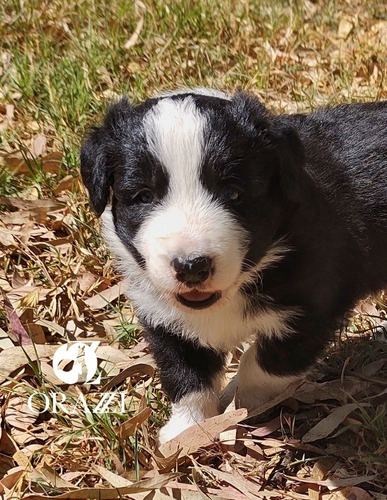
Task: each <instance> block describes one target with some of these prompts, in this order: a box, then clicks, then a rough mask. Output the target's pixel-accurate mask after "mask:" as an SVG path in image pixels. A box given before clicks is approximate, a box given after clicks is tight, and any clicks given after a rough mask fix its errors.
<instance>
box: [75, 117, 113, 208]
mask: <svg viewBox="0 0 387 500" xmlns="http://www.w3.org/2000/svg"><path fill="white" fill-rule="evenodd" d="M105 132H106V131H105V128H104V127H95V128H93V130H92V131H91V133H90V134H89V136H88V137H87V138H86V140H85V142H84V143H83V145H82V148H81V174H82V179H83V183H84V185H85V186H86V188H87V190H88V191H89V196H90V201H91V204H92V207H93V208H94V211H95V212H96V214H97V215H98V217H99V216H100V215H101V214H102V213H103V211H104V210H105V207H106V205H107V202H108V199H109V194H110V186H111V185H112V183H113V176H112V173H111V172H109V167H108V164H107V161H106V153H105V143H104V141H105V140H106V139H107V138H106V137H104V135H105Z"/></svg>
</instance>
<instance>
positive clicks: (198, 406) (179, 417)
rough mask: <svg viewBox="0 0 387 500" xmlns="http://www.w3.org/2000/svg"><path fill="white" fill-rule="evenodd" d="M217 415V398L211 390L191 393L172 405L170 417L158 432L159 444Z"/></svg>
mask: <svg viewBox="0 0 387 500" xmlns="http://www.w3.org/2000/svg"><path fill="white" fill-rule="evenodd" d="M217 414H218V397H217V395H216V393H215V392H214V391H212V390H206V391H200V392H199V391H198V392H191V393H189V394H187V395H186V396H183V397H182V398H181V399H180V401H179V402H178V403H174V404H172V417H171V418H170V420H169V421H168V423H167V424H166V425H164V427H163V428H162V429H161V430H160V434H159V441H160V444H162V443H165V442H166V441H169V440H170V439H173V438H174V437H176V436H178V435H179V434H180V433H182V432H183V431H185V430H186V429H188V427H191V426H192V425H195V424H199V423H200V422H203V421H204V420H205V419H206V418H210V417H213V416H215V415H217Z"/></svg>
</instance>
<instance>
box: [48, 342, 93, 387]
mask: <svg viewBox="0 0 387 500" xmlns="http://www.w3.org/2000/svg"><path fill="white" fill-rule="evenodd" d="M98 345H99V341H93V342H89V343H88V344H85V343H83V342H74V343H71V344H70V345H68V344H63V345H62V346H60V347H59V349H57V350H56V351H55V354H54V358H53V360H52V367H53V369H54V373H55V375H56V376H57V377H58V378H59V379H60V380H61V381H62V382H64V383H65V384H77V383H78V381H83V380H84V382H83V383H84V384H100V383H101V374H99V375H98V377H97V378H96V379H95V380H92V378H93V377H94V375H95V373H96V371H97V368H98V363H97V355H96V349H97V347H98ZM65 360H68V361H72V362H73V367H72V368H71V370H69V371H66V370H62V369H61V368H59V365H60V364H61V363H62V361H65Z"/></svg>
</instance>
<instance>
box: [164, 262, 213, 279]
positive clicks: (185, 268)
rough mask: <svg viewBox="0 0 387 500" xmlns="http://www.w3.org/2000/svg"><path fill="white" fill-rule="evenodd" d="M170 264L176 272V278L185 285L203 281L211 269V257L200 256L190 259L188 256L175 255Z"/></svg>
mask: <svg viewBox="0 0 387 500" xmlns="http://www.w3.org/2000/svg"><path fill="white" fill-rule="evenodd" d="M171 266H172V268H173V270H174V271H175V273H176V279H177V280H178V281H180V282H181V283H184V284H185V285H187V286H195V285H200V284H201V283H204V282H205V281H206V280H207V278H208V277H209V276H210V273H211V270H212V259H211V258H210V257H206V256H201V257H195V258H193V259H190V258H189V257H176V258H175V259H173V260H172V262H171Z"/></svg>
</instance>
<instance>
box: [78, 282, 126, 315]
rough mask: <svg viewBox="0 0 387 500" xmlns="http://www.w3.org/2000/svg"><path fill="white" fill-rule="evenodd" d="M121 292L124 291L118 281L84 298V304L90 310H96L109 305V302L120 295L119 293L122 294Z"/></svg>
mask: <svg viewBox="0 0 387 500" xmlns="http://www.w3.org/2000/svg"><path fill="white" fill-rule="evenodd" d="M123 293H124V291H123V289H122V286H121V284H120V283H119V284H117V285H113V286H112V287H110V288H107V289H106V290H103V291H102V292H99V293H98V294H97V295H94V296H93V297H90V298H89V299H87V300H85V304H86V305H87V306H88V307H89V308H90V309H91V310H92V311H97V310H100V309H103V308H104V307H106V306H107V305H109V304H110V303H111V302H113V301H114V300H116V299H117V298H118V297H120V295H123Z"/></svg>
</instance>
